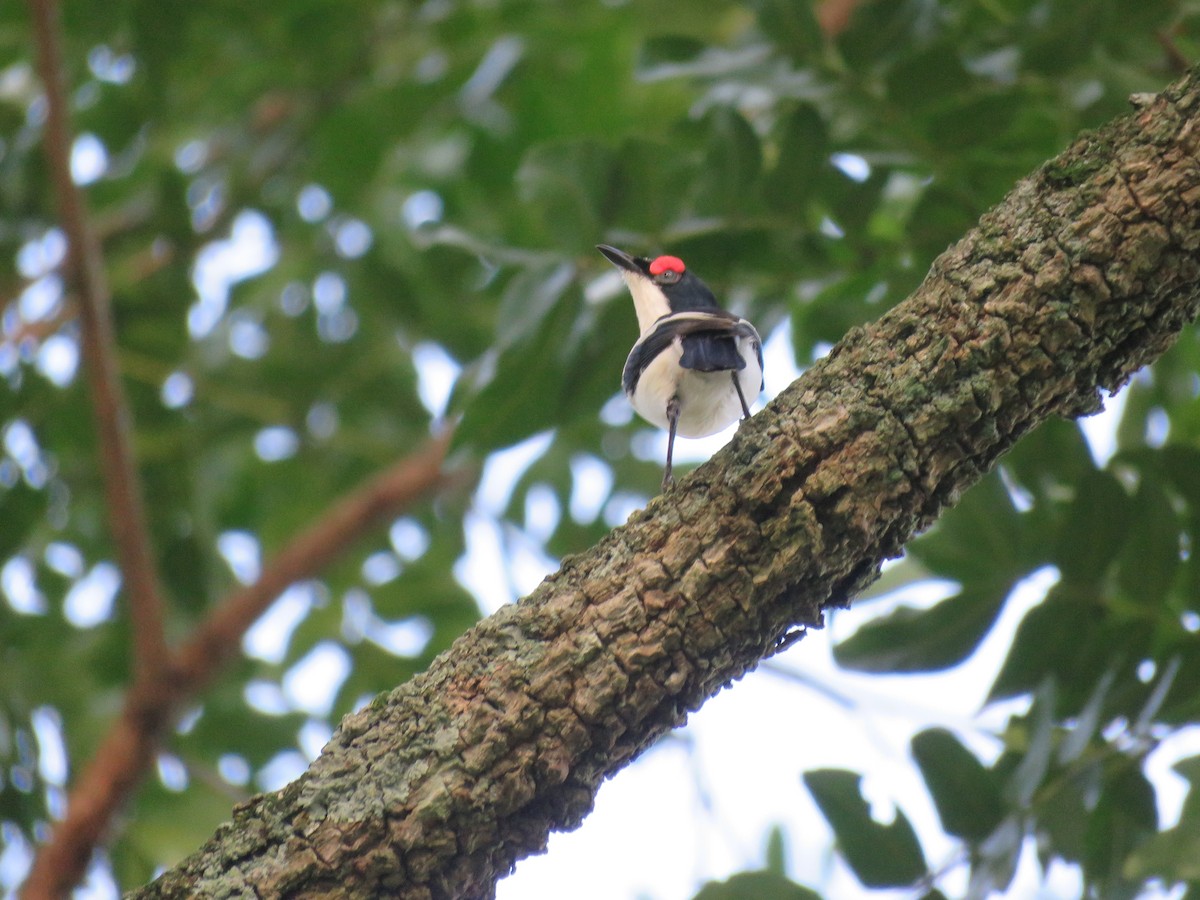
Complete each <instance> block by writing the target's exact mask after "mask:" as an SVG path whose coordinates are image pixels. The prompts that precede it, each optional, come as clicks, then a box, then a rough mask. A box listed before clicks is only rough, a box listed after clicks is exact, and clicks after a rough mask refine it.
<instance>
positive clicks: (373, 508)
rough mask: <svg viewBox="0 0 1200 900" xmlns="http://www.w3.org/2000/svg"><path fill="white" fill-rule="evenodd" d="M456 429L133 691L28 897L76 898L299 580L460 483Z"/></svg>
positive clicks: (305, 534)
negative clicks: (186, 716) (224, 672)
mask: <svg viewBox="0 0 1200 900" xmlns="http://www.w3.org/2000/svg"><path fill="white" fill-rule="evenodd" d="M450 436H451V430H450V429H446V430H445V431H444V432H443V433H442V434H441V435H439V436H438V437H436V438H434V439H433V440H431V441H429V442H428V443H427V444H426V445H425V446H424V447H422V448H420V449H419V450H417V451H416V452H415V453H413V454H411V455H410V456H408V457H406V458H405V459H402V460H400V461H399V462H397V463H395V464H394V465H392V466H390V467H389V468H387V469H385V470H384V471H383V472H380V473H379V474H377V475H375V476H374V477H372V478H370V479H369V480H368V481H367V482H365V483H364V484H363V485H361V486H360V487H358V488H356V489H355V490H354V491H352V492H351V493H349V494H347V495H346V496H344V497H343V498H341V499H340V500H338V501H337V502H335V503H334V504H333V505H332V506H331V507H330V508H329V509H328V510H326V511H325V512H324V513H323V514H322V515H321V516H320V517H318V519H317V520H316V521H315V522H314V523H313V524H312V525H310V526H309V527H308V528H307V529H305V530H304V531H302V532H300V533H299V534H298V535H296V536H295V537H294V538H293V539H292V540H291V541H290V542H289V543H288V544H287V545H286V546H285V547H284V548H283V549H282V550H280V551H279V553H278V554H277V555H276V556H275V557H274V558H273V559H271V560H269V561H268V562H267V564H266V565H265V566H264V567H263V570H262V573H261V574H260V576H259V578H258V580H257V581H255V582H254V583H253V584H250V585H247V586H246V587H244V588H242V589H240V590H238V591H235V592H233V593H232V594H230V595H229V596H228V597H227V598H226V599H225V600H224V601H223V602H221V603H220V604H219V605H218V606H217V607H216V608H215V609H214V610H213V611H212V613H210V614H209V616H208V617H207V619H205V621H204V622H202V623H201V624H200V626H199V627H198V628H197V629H196V631H195V633H194V634H193V635H192V637H191V638H190V639H189V640H188V641H187V642H186V643H184V644H183V645H182V646H181V647H180V648H179V650H178V651H176V653H175V654H174V655H173V656H172V658H171V660H170V669H169V671H170V673H171V677H169V678H166V679H164V681H163V690H159V691H155V692H152V693H147V692H143V691H139V690H137V688H136V687H135V688H134V689H132V690H131V691H130V693H129V695H128V697H127V698H126V702H125V707H124V709H123V710H122V712H121V716H120V718H118V719H117V721H116V722H114V723H113V725H112V727H111V728H110V730H109V733H108V734H107V735H106V736H105V738H104V740H103V741H102V742H101V744H100V746H99V748H98V749H97V751H96V753H95V755H94V756H93V757H92V759H91V760H90V761H89V762H88V764H87V767H86V768H85V769H84V770H83V772H82V773H81V774H80V776H79V777H78V778H77V779H76V780H75V783H74V784H73V785H72V787H71V791H70V795H69V796H68V798H67V815H66V818H64V819H63V820H62V821H61V822H60V823H58V826H57V827H56V828H55V829H54V832H53V834H52V835H51V838H50V840H49V842H47V843H46V844H45V845H43V846H42V848H41V849H40V851H39V852H38V855H37V858H36V859H35V860H34V864H33V868H32V869H31V871H30V874H29V877H28V879H27V880H26V882H25V884H24V886H23V888H22V896H23V897H24V898H26V900H34V898H38V900H40V898H43V897H46V898H50V897H63V896H66V894H67V893H68V891H70V889H71V887H72V886H73V885H74V884H76V882H78V881H79V879H80V878H81V877H82V875H83V873H84V871H85V870H86V868H87V864H88V862H89V861H90V860H91V857H92V852H93V850H94V849H95V848H96V847H97V846H98V845H99V844H100V842H101V841H102V839H103V837H104V834H105V832H106V831H107V830H108V829H109V828H110V826H111V823H112V820H113V817H114V816H115V814H116V811H117V810H118V809H119V808H120V806H121V804H122V803H124V802H125V801H126V800H127V799H128V797H129V796H130V794H131V793H132V792H133V790H134V789H135V788H136V787H137V784H138V782H140V781H141V779H142V776H143V775H145V773H146V772H147V771H148V770H149V769H150V767H151V766H152V765H153V763H154V757H155V753H156V751H157V749H158V746H159V744H160V743H161V741H162V739H163V736H164V734H165V733H166V731H167V729H168V728H169V727H170V725H171V723H172V721H173V720H174V718H175V716H176V715H177V714H178V712H179V710H180V708H181V707H182V706H183V705H184V704H186V703H187V702H189V701H190V700H192V699H193V698H195V697H196V696H197V695H198V694H199V693H200V692H201V691H202V690H203V689H204V688H205V687H206V686H207V685H208V684H209V683H210V682H211V681H212V680H213V678H214V677H215V676H216V675H217V673H218V672H219V671H220V670H221V668H223V666H224V665H225V664H226V663H227V662H228V661H229V660H230V659H231V658H233V657H234V656H235V655H236V654H237V652H238V648H239V647H240V645H241V639H242V636H243V635H244V634H245V632H246V629H247V628H249V627H250V625H252V624H253V623H254V621H255V620H256V619H257V618H258V617H259V616H260V615H262V614H263V612H265V611H266V609H267V607H268V606H270V604H271V603H272V602H273V601H274V600H275V598H276V597H278V596H279V594H281V593H282V592H283V590H284V589H285V588H286V587H287V586H288V585H290V584H293V583H295V582H297V581H302V580H304V579H306V578H312V577H313V576H315V575H316V574H318V573H319V572H320V571H322V569H324V568H325V567H326V566H327V565H329V564H330V563H331V562H333V560H334V559H336V558H337V557H338V556H339V555H340V554H341V553H343V552H344V551H345V550H346V549H347V548H348V547H349V546H350V545H351V544H353V543H354V542H355V541H357V540H358V539H359V538H360V537H362V536H363V535H364V534H366V533H368V532H369V531H371V530H372V529H373V528H375V527H376V526H378V525H379V524H380V523H381V522H384V521H387V520H388V519H390V518H394V517H395V516H398V515H399V514H400V513H401V512H403V511H404V510H405V509H408V508H410V507H411V506H412V505H413V504H414V503H416V502H417V501H418V500H420V499H422V498H423V497H426V496H428V495H429V494H431V493H433V492H434V491H436V490H438V489H439V488H442V487H444V486H445V485H446V484H448V483H449V482H450V481H452V480H453V479H455V478H456V477H457V476H455V475H454V474H452V473H447V472H445V471H444V470H443V462H444V460H445V456H446V449H447V447H448V446H449V443H450Z"/></svg>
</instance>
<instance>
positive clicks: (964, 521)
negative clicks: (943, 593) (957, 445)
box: [909, 472, 1033, 584]
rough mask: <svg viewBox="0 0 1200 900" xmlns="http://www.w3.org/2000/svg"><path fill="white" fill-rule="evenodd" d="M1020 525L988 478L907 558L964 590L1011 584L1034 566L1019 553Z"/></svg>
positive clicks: (997, 481)
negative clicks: (965, 587)
mask: <svg viewBox="0 0 1200 900" xmlns="http://www.w3.org/2000/svg"><path fill="white" fill-rule="evenodd" d="M1022 526H1023V521H1022V517H1021V515H1020V514H1019V513H1018V512H1017V510H1016V507H1015V506H1013V501H1012V498H1011V497H1010V496H1009V493H1008V489H1007V488H1006V487H1005V486H1004V482H1003V481H1002V480H1001V478H1000V476H999V474H997V473H995V472H993V473H991V474H990V475H987V476H986V477H985V478H983V479H982V480H981V481H980V482H979V483H978V484H977V485H975V486H974V487H973V488H971V489H970V490H969V491H967V492H966V494H964V495H963V498H962V500H961V502H960V503H959V504H958V506H956V507H955V508H954V509H952V510H950V511H949V512H948V513H946V515H944V516H943V517H942V519H941V521H939V522H938V523H937V525H936V526H935V527H934V529H933V530H932V531H931V532H930V533H929V534H927V535H924V536H922V537H921V538H920V539H918V540H916V541H914V542H913V543H912V545H911V546H910V547H909V552H910V553H912V555H913V556H915V557H916V558H917V559H919V560H920V561H921V562H923V563H924V564H925V565H926V566H927V567H928V568H929V570H930V571H931V572H934V573H936V574H938V575H941V576H943V577H945V578H953V579H954V580H956V581H958V582H960V583H963V584H972V583H976V584H977V583H980V582H990V583H994V584H1002V583H1006V582H1007V583H1011V582H1012V581H1015V580H1016V578H1017V577H1019V576H1020V575H1023V574H1025V571H1026V570H1027V569H1028V568H1029V567H1030V566H1029V563H1030V562H1032V561H1033V560H1031V559H1029V558H1027V555H1026V554H1025V552H1024V549H1023V548H1024V537H1025V532H1024V529H1023V527H1022Z"/></svg>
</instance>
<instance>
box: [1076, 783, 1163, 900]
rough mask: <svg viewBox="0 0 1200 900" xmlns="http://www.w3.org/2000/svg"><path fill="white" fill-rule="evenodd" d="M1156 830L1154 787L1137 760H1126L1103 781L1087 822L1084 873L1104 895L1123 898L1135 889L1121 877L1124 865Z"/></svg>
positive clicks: (1132, 884) (1133, 884)
mask: <svg viewBox="0 0 1200 900" xmlns="http://www.w3.org/2000/svg"><path fill="white" fill-rule="evenodd" d="M1157 830H1158V805H1157V799H1156V797H1155V792H1154V786H1153V785H1152V784H1151V783H1150V781H1149V779H1147V778H1146V776H1145V774H1144V773H1143V772H1142V769H1141V765H1140V761H1139V760H1136V759H1134V760H1125V761H1123V763H1122V764H1121V765H1119V766H1118V767H1117V769H1116V771H1114V772H1111V773H1110V774H1109V775H1108V776H1107V777H1106V778H1105V779H1104V785H1103V788H1102V790H1101V793H1100V800H1099V803H1097V805H1096V809H1095V811H1094V812H1093V813H1092V815H1091V816H1090V817H1089V819H1088V823H1087V834H1086V841H1085V852H1084V858H1083V869H1084V873H1085V874H1086V876H1087V877H1088V879H1089V880H1090V881H1094V882H1098V883H1100V884H1103V885H1105V889H1104V890H1103V893H1104V894H1105V895H1107V896H1116V895H1117V894H1118V892H1127V893H1126V896H1133V895H1134V894H1135V893H1137V887H1138V885H1137V884H1136V882H1130V881H1128V880H1127V878H1126V877H1125V875H1124V874H1123V869H1124V867H1125V861H1126V859H1127V858H1128V857H1129V855H1130V854H1131V853H1132V852H1133V851H1134V850H1135V849H1136V848H1138V847H1140V846H1141V845H1142V844H1143V843H1144V842H1145V841H1146V840H1147V839H1148V838H1150V837H1151V835H1153V834H1154V833H1155V832H1156V831H1157Z"/></svg>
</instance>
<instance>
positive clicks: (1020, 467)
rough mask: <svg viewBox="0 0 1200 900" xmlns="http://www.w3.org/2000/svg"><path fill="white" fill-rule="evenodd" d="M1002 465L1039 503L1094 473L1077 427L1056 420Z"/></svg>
mask: <svg viewBox="0 0 1200 900" xmlns="http://www.w3.org/2000/svg"><path fill="white" fill-rule="evenodd" d="M1003 465H1004V467H1005V468H1006V469H1008V470H1009V471H1011V472H1012V473H1013V475H1014V477H1015V479H1016V481H1017V483H1018V484H1020V485H1022V486H1023V487H1025V488H1026V489H1027V490H1028V491H1030V492H1031V493H1032V494H1033V495H1034V496H1035V497H1037V498H1038V499H1039V500H1040V501H1050V500H1052V499H1054V498H1056V497H1058V496H1059V495H1061V493H1062V491H1063V489H1064V488H1066V487H1068V486H1074V485H1075V484H1076V483H1078V482H1079V481H1080V479H1082V478H1083V477H1084V475H1085V474H1087V473H1088V472H1092V471H1094V470H1095V465H1094V464H1093V463H1092V454H1091V451H1090V450H1089V449H1088V444H1087V441H1086V440H1085V439H1084V437H1083V432H1082V430H1081V429H1080V427H1079V424H1078V423H1077V422H1072V421H1069V420H1067V419H1059V418H1052V419H1048V420H1047V421H1045V422H1043V423H1042V424H1041V425H1040V426H1038V427H1037V428H1035V429H1034V430H1033V431H1032V432H1031V433H1030V434H1028V435H1026V436H1025V437H1024V438H1022V439H1021V442H1020V443H1019V444H1017V446H1016V447H1014V448H1013V451H1012V453H1010V454H1008V456H1006V457H1004V463H1003ZM1198 486H1200V485H1198Z"/></svg>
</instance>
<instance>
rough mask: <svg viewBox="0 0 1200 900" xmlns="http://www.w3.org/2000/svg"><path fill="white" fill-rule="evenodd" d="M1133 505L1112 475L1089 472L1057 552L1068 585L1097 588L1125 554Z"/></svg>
mask: <svg viewBox="0 0 1200 900" xmlns="http://www.w3.org/2000/svg"><path fill="white" fill-rule="evenodd" d="M1131 506H1132V504H1131V503H1130V500H1129V495H1128V494H1126V493H1125V489H1124V488H1123V487H1121V483H1120V482H1119V481H1117V479H1116V478H1115V477H1114V476H1113V475H1111V474H1109V473H1108V472H1089V473H1088V474H1087V475H1085V476H1084V478H1083V480H1082V481H1080V482H1079V485H1078V487H1077V489H1076V493H1075V500H1074V502H1073V503H1072V504H1071V508H1070V510H1069V511H1068V513H1067V519H1066V522H1065V523H1064V525H1063V529H1062V533H1061V534H1060V535H1059V540H1058V545H1057V547H1056V548H1055V554H1054V555H1055V561H1056V562H1057V564H1058V568H1059V571H1060V572H1061V573H1062V577H1063V580H1064V581H1071V582H1079V583H1082V584H1096V583H1098V582H1099V581H1100V580H1101V579H1102V578H1103V577H1104V574H1105V572H1107V571H1108V568H1109V567H1110V566H1111V565H1112V562H1113V560H1114V559H1115V558H1116V557H1117V555H1118V554H1119V553H1120V552H1121V550H1122V548H1123V547H1124V544H1125V537H1126V535H1127V534H1128V533H1129V525H1130V521H1131V519H1132V509H1131Z"/></svg>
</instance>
